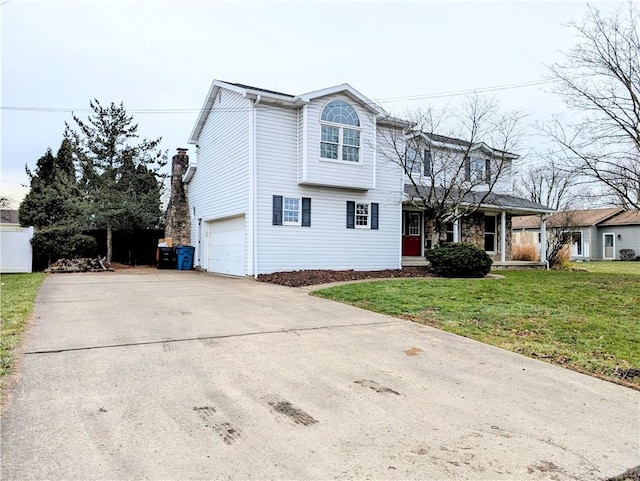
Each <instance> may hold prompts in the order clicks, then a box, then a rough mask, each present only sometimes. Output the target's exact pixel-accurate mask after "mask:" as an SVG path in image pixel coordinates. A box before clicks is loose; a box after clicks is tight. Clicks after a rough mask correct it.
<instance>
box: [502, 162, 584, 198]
mask: <svg viewBox="0 0 640 481" xmlns="http://www.w3.org/2000/svg"><path fill="white" fill-rule="evenodd" d="M575 183H576V176H575V173H573V172H571V171H569V170H566V169H565V168H564V166H561V165H559V163H558V161H557V160H555V159H554V158H553V157H549V158H547V159H546V160H545V161H544V162H543V163H540V164H536V165H529V166H528V167H526V168H525V169H524V171H523V172H522V173H521V174H520V175H519V182H517V183H516V185H515V186H514V190H515V192H516V194H518V195H521V196H522V197H524V198H526V199H529V200H531V201H533V202H537V203H539V204H542V205H546V206H548V207H551V208H552V209H555V210H561V209H567V208H568V207H570V206H571V204H572V202H573V200H574V197H575V196H574V193H573V192H572V187H573V186H574V185H575Z"/></svg>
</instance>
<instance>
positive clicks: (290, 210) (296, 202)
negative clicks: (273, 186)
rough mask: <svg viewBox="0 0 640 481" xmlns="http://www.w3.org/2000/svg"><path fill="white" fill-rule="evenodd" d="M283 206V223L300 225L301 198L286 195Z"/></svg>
mask: <svg viewBox="0 0 640 481" xmlns="http://www.w3.org/2000/svg"><path fill="white" fill-rule="evenodd" d="M283 202H284V205H283V207H282V223H283V224H284V225H300V199H293V198H291V197H285V198H284V199H283Z"/></svg>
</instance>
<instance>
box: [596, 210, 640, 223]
mask: <svg viewBox="0 0 640 481" xmlns="http://www.w3.org/2000/svg"><path fill="white" fill-rule="evenodd" d="M600 225H603V226H606V225H640V210H626V211H624V212H621V213H620V214H618V215H615V216H613V217H611V218H610V219H608V220H606V221H605V222H603V223H602V224H600Z"/></svg>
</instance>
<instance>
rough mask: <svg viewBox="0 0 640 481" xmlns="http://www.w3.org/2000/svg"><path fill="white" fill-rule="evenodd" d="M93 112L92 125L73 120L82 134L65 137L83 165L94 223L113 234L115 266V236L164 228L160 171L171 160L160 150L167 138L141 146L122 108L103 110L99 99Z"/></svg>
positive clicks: (109, 237)
mask: <svg viewBox="0 0 640 481" xmlns="http://www.w3.org/2000/svg"><path fill="white" fill-rule="evenodd" d="M90 106H91V109H92V110H93V113H92V114H90V115H89V117H88V119H87V121H83V120H81V119H80V118H79V117H77V116H76V115H74V116H73V120H74V121H75V124H76V126H77V128H78V130H73V129H72V128H71V127H70V126H69V124H66V130H65V137H66V138H67V139H69V140H70V142H71V146H72V149H73V152H74V154H75V156H76V158H77V160H78V164H79V167H80V172H81V177H80V186H81V188H82V190H83V193H84V195H85V196H86V200H87V206H88V212H89V213H90V215H91V219H92V222H93V223H94V225H95V226H96V227H103V228H105V229H106V231H107V262H111V257H112V251H113V231H114V230H116V229H121V230H132V229H136V228H137V229H149V228H156V227H158V225H159V224H160V223H161V222H162V212H161V210H160V183H159V178H160V174H159V169H160V168H161V167H163V166H164V165H165V164H166V157H167V156H166V152H162V151H161V150H160V149H159V148H158V146H159V145H160V141H161V137H160V138H157V139H155V140H147V139H142V140H138V139H139V135H138V124H134V123H133V117H132V116H130V115H128V114H127V111H126V110H125V108H124V105H123V104H122V103H120V105H116V104H114V103H113V102H112V103H111V104H110V105H109V106H108V107H103V106H102V105H101V104H100V103H99V102H98V100H96V99H94V100H92V101H91V102H90Z"/></svg>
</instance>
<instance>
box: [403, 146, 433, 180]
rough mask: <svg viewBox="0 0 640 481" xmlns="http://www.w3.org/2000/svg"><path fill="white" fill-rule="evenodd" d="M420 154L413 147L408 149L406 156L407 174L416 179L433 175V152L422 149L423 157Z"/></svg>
mask: <svg viewBox="0 0 640 481" xmlns="http://www.w3.org/2000/svg"><path fill="white" fill-rule="evenodd" d="M418 152H419V151H418V150H416V149H415V148H413V147H407V151H406V154H405V163H406V166H407V168H406V172H407V174H409V175H411V176H412V178H414V179H415V178H416V177H417V176H420V175H424V176H429V175H431V152H430V151H429V150H427V149H422V156H420V154H419V153H418ZM414 176H415V177H414Z"/></svg>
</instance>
